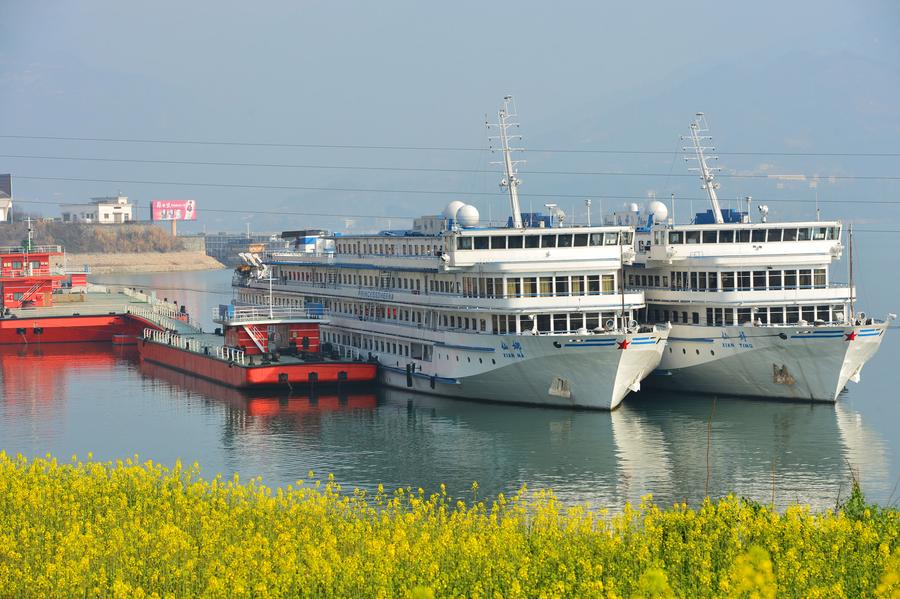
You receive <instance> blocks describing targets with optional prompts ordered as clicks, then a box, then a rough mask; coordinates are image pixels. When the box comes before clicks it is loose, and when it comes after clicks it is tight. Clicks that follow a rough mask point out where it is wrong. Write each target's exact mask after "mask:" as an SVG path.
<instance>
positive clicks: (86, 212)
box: [60, 195, 132, 225]
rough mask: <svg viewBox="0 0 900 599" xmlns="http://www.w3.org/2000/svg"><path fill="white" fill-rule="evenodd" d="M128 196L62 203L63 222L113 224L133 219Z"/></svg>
mask: <svg viewBox="0 0 900 599" xmlns="http://www.w3.org/2000/svg"><path fill="white" fill-rule="evenodd" d="M131 208H132V205H131V204H130V203H129V202H128V198H127V197H126V196H122V195H120V196H114V197H108V198H91V201H90V203H88V204H61V205H60V209H61V210H62V219H63V222H67V223H97V224H101V225H112V224H118V223H124V222H128V221H130V220H132V214H131Z"/></svg>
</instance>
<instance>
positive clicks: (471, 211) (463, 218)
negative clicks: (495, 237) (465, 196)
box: [456, 204, 480, 228]
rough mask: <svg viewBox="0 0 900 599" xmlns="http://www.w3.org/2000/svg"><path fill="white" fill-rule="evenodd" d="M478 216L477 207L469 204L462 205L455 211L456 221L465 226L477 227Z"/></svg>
mask: <svg viewBox="0 0 900 599" xmlns="http://www.w3.org/2000/svg"><path fill="white" fill-rule="evenodd" d="M479 218H480V215H479V214H478V208H476V207H475V206H473V205H471V204H466V205H464V206H463V207H461V208H460V209H459V210H458V211H457V213H456V222H458V223H459V224H460V226H462V227H466V228H471V227H477V226H478V219H479Z"/></svg>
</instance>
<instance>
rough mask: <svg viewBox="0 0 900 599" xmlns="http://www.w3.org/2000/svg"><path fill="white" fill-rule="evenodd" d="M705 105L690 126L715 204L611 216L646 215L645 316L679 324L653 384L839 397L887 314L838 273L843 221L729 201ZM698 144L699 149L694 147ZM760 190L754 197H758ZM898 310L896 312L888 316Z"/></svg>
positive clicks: (874, 344)
mask: <svg viewBox="0 0 900 599" xmlns="http://www.w3.org/2000/svg"><path fill="white" fill-rule="evenodd" d="M706 132H707V129H706V126H705V121H704V120H703V118H702V113H698V118H697V119H696V120H695V121H694V122H693V123H692V125H691V134H690V139H691V141H692V142H693V148H690V149H691V150H693V154H694V155H693V156H692V158H694V159H696V161H697V169H696V170H698V171H699V173H700V178H701V180H702V182H703V188H704V189H705V190H706V192H707V194H708V196H709V199H710V202H711V204H712V209H711V210H708V211H707V212H705V213H700V214H698V215H697V216H696V218H695V219H694V221H693V222H692V224H689V225H675V224H672V223H673V221H671V220H668V209H667V207H666V206H665V205H664V204H663V203H662V202H658V201H654V202H651V203H650V205H649V207H648V208H649V209H648V211H647V212H648V214H645V215H642V214H640V213H639V212H637V210H636V206H634V205H633V206H632V209H631V210H629V211H625V212H622V213H618V214H616V215H614V216H613V217H611V218H608V219H607V222H618V223H627V224H631V223H635V222H638V221H640V222H641V223H642V226H639V227H638V228H637V229H636V241H637V257H636V259H635V263H634V265H633V266H632V267H631V268H629V269H628V270H627V284H628V285H629V286H632V287H640V288H643V289H644V290H645V292H646V301H647V308H646V311H644V312H642V313H641V314H640V320H642V321H644V322H671V324H672V331H671V334H670V336H669V341H668V346H667V348H666V350H665V352H664V354H663V359H662V362H661V364H660V367H659V369H658V370H657V372H655V373H654V375H653V376H652V377H651V378H650V379H648V381H647V383H648V384H649V385H650V386H652V387H659V388H665V389H672V390H682V391H695V392H706V393H717V394H733V395H747V396H762V397H772V398H785V399H797V400H807V401H808V400H820V401H835V400H836V399H837V396H838V394H839V393H840V392H841V390H842V389H843V388H844V386H845V385H846V384H847V382H848V381H854V382H858V381H859V378H860V372H861V370H862V368H863V365H864V364H865V363H866V361H868V360H869V358H871V357H872V355H873V354H874V353H875V352H876V351H877V350H878V347H879V346H880V345H881V341H882V339H883V338H884V334H885V330H886V328H887V322H885V321H882V320H875V319H873V318H870V317H868V316H866V315H865V313H863V312H856V311H855V296H856V290H855V289H854V288H853V286H852V281H851V284H846V283H838V282H834V281H833V280H832V277H831V273H830V272H829V271H830V269H829V266H830V265H831V263H832V262H834V261H836V260H838V259H839V258H840V257H841V255H842V254H843V252H844V250H845V246H844V244H843V243H842V237H843V236H844V231H843V227H842V225H841V223H840V222H838V221H827V222H826V221H822V222H820V221H808V222H779V223H774V222H766V214H767V212H768V208H767V207H766V206H760V207H759V209H760V214H761V222H756V223H754V222H750V215H749V209H748V212H739V211H735V210H722V209H721V208H720V206H719V202H718V198H717V195H716V188H717V187H718V184H717V183H715V181H714V175H713V169H711V168H710V167H709V166H708V157H707V155H706V151H707V150H709V149H710V148H709V147H707V146H704V144H705V143H706V140H708V139H709V137H708V136H706V135H705V133H706ZM686 149H688V148H686ZM749 201H750V198H747V202H748V207H749ZM893 318H894V315H889V317H888V321H890V320H892V319H893Z"/></svg>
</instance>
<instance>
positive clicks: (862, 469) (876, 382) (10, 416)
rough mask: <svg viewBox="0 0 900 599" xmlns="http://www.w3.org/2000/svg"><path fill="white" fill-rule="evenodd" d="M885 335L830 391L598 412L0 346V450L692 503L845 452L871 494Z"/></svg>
mask: <svg viewBox="0 0 900 599" xmlns="http://www.w3.org/2000/svg"><path fill="white" fill-rule="evenodd" d="M97 278H98V279H102V281H104V282H116V283H131V284H134V285H136V286H145V287H148V288H155V289H159V290H160V291H159V294H160V295H161V296H164V295H165V296H168V297H169V298H170V299H177V300H178V301H179V303H185V304H186V305H187V306H188V309H189V310H190V311H191V312H192V313H193V314H199V315H203V316H204V319H205V321H206V324H207V326H212V323H211V321H209V317H208V316H207V315H209V314H210V310H211V308H212V306H214V305H217V304H219V303H225V302H228V301H230V300H231V289H230V272H228V271H216V272H203V273H166V274H159V275H131V276H124V275H123V276H118V277H113V276H110V275H107V276H103V277H97ZM897 333H898V331H891V334H889V335H888V337H887V339H886V340H885V342H884V345H883V346H882V349H881V351H880V352H879V354H878V355H877V356H876V358H875V359H874V360H873V361H872V362H870V363H869V365H868V366H867V367H866V369H865V371H864V373H863V380H862V382H861V384H859V385H851V387H850V389H849V390H848V392H846V393H844V394H843V395H842V396H841V398H840V400H839V401H838V402H837V404H836V405H810V404H793V403H780V402H767V401H755V400H742V399H734V398H722V399H719V400H715V402H714V399H713V398H711V397H692V396H687V395H668V394H650V393H647V392H642V393H639V394H637V395H632V396H629V397H628V398H627V399H626V401H625V402H624V404H623V405H622V407H621V408H620V409H618V410H617V411H616V412H614V413H612V414H608V413H600V412H572V411H565V410H549V409H541V408H528V407H509V406H495V405H485V404H478V403H471V402H463V401H454V400H446V399H439V398H434V397H429V396H424V395H416V394H411V393H406V392H403V391H391V390H377V389H374V388H372V389H355V390H353V391H351V392H349V393H347V394H344V395H341V396H337V395H321V396H319V397H316V398H310V397H306V396H303V395H287V394H277V393H269V394H245V393H240V392H238V391H236V390H233V389H229V388H225V387H220V386H218V385H215V384H213V383H209V382H206V381H203V380H199V379H196V378H192V377H188V376H185V375H182V374H179V373H176V372H173V371H171V370H168V369H165V368H162V367H159V366H153V365H147V364H145V365H141V364H140V363H139V361H138V359H137V354H136V349H135V348H113V347H111V346H105V345H90V346H75V345H73V346H67V345H48V346H44V347H34V346H33V347H31V348H28V349H22V348H15V347H12V348H11V347H5V348H3V347H0V450H5V451H6V452H7V453H13V454H14V453H19V452H21V453H23V454H26V455H29V456H34V455H44V454H46V453H48V452H49V453H52V454H54V455H56V456H58V457H60V458H63V459H68V457H69V456H71V455H72V454H73V453H74V454H77V455H79V456H85V455H86V454H87V453H88V452H93V454H94V458H95V459H102V460H107V459H116V458H122V457H127V456H131V455H134V454H139V455H140V457H141V458H144V459H153V460H155V461H159V462H162V463H164V464H172V463H173V462H174V461H175V460H176V459H181V460H182V461H183V462H187V463H191V462H194V461H197V462H199V463H200V464H201V465H202V467H203V471H204V473H205V474H207V475H213V474H215V473H217V472H221V473H223V474H224V475H225V476H230V475H231V474H232V473H233V472H239V473H240V475H241V477H242V478H249V477H254V476H262V477H263V480H264V482H266V483H267V484H270V485H283V484H287V483H291V482H294V481H295V480H297V479H303V478H306V477H307V476H306V475H307V472H308V471H309V470H314V471H316V472H317V473H321V474H325V473H329V472H331V473H334V475H335V477H336V478H337V479H338V480H339V481H340V482H341V483H343V484H344V486H345V488H348V487H354V486H358V487H367V488H372V487H374V486H377V484H378V483H384V484H385V485H386V486H387V487H389V488H390V487H399V486H413V487H418V486H422V487H424V488H426V489H427V490H432V489H435V488H437V487H438V486H439V485H440V483H446V484H447V486H448V488H449V490H450V491H451V492H454V493H456V494H464V493H466V492H467V489H469V487H470V485H471V483H472V481H476V480H477V481H478V483H479V485H480V488H481V490H480V492H479V493H480V495H482V496H484V495H485V494H488V495H490V494H495V493H497V492H500V491H503V492H509V491H511V490H515V489H517V488H518V487H520V486H521V485H523V484H527V485H528V486H529V487H530V488H547V487H552V488H553V489H554V490H555V491H556V492H557V494H558V495H559V496H560V497H562V498H563V499H565V500H566V501H570V502H581V501H589V502H591V503H592V504H594V505H602V506H608V507H613V508H614V507H615V506H617V505H619V504H621V503H622V502H623V501H625V500H636V499H639V498H640V496H641V495H643V494H645V493H648V492H652V493H653V494H654V496H655V497H656V499H657V500H658V501H660V502H663V503H668V502H671V501H681V500H686V501H688V502H696V501H698V500H699V499H700V498H702V497H703V496H704V494H705V490H706V489H707V478H708V481H709V482H708V490H709V493H710V494H712V495H713V496H717V495H723V494H726V493H728V492H731V491H733V492H735V493H737V494H739V495H743V496H747V497H750V498H753V499H756V500H759V501H764V502H770V501H771V500H772V495H773V487H774V494H775V501H776V503H777V504H778V505H779V506H783V505H785V504H786V503H788V502H795V501H800V502H804V503H810V504H812V505H814V506H816V507H830V506H834V504H835V502H836V501H837V499H838V496H839V495H841V496H846V494H847V492H848V487H849V484H850V474H849V472H850V467H851V466H852V468H853V469H854V470H855V471H858V473H859V476H860V479H861V481H862V484H863V488H864V490H865V491H866V493H867V494H868V496H869V497H870V498H872V499H874V500H876V501H879V502H881V503H892V502H896V500H897V497H898V495H900V491H896V490H895V488H894V487H895V485H896V483H897V481H898V477H900V468H898V460H897V451H898V445H900V443H898V434H897V425H898V423H900V409H898V407H897V401H896V397H897V395H898V394H897V390H896V384H895V381H896V378H895V377H894V375H893V372H892V370H896V365H897V356H898V341H897ZM714 404H715V405H714ZM711 415H712V418H711V425H710V416H711ZM708 433H709V434H708ZM707 438H709V460H708V461H707Z"/></svg>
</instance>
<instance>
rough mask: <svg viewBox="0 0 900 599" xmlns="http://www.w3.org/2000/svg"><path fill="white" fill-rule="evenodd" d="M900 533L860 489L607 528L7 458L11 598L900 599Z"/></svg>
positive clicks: (536, 507) (5, 587)
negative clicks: (827, 503)
mask: <svg viewBox="0 0 900 599" xmlns="http://www.w3.org/2000/svg"><path fill="white" fill-rule="evenodd" d="M475 494H477V487H473V495H475ZM898 535H900V513H898V512H897V511H896V510H890V509H879V508H876V507H874V506H867V505H865V503H864V502H863V500H862V497H861V496H860V495H859V494H854V496H853V497H852V498H851V500H850V501H849V502H848V503H847V504H845V506H844V508H843V509H842V510H840V511H838V512H837V513H831V512H826V513H820V514H815V513H810V511H808V510H807V509H805V508H803V507H793V508H790V509H788V510H787V511H786V512H784V513H781V514H779V513H775V512H773V511H771V510H769V509H767V508H766V507H764V506H760V505H757V504H753V503H748V502H742V501H740V500H738V499H736V498H733V497H729V498H725V499H722V500H720V501H717V502H706V503H704V504H703V505H701V506H698V507H696V508H689V507H687V506H684V505H675V506H672V507H667V508H665V509H663V508H660V507H657V506H655V505H653V504H652V502H651V501H649V499H648V500H646V501H645V502H644V503H642V504H641V506H639V507H637V508H632V507H629V506H626V507H625V508H624V511H622V513H620V514H618V515H609V514H607V513H606V512H605V511H591V510H589V509H587V508H584V507H566V506H563V505H561V504H560V503H559V502H557V501H556V500H555V499H554V497H553V496H552V494H550V493H537V494H531V493H526V492H524V491H523V492H521V493H520V494H518V495H517V496H515V497H503V496H500V497H498V498H496V499H493V500H490V501H487V502H485V501H475V500H473V499H470V500H468V501H457V500H453V499H451V498H449V497H447V495H446V494H444V493H438V494H435V495H432V496H425V495H424V493H423V492H422V491H420V490H414V489H406V490H398V491H396V492H393V493H385V492H378V493H375V494H367V493H364V492H362V491H352V492H346V491H344V490H342V489H341V487H340V486H339V485H337V484H335V483H334V482H332V481H314V480H313V481H307V482H305V483H300V482H298V484H297V485H295V486H293V487H287V488H284V489H275V490H272V489H268V488H266V487H263V486H261V485H260V484H259V483H258V482H257V481H250V482H248V483H245V484H243V483H240V482H239V481H238V480H237V479H234V480H222V479H219V478H216V479H213V480H210V481H205V480H202V479H201V478H199V475H198V470H197V468H196V467H194V468H182V467H181V466H180V465H176V467H175V468H173V469H166V468H164V467H161V466H160V465H158V464H152V463H149V462H147V463H138V462H137V461H136V460H135V461H132V460H128V461H126V462H124V463H122V462H120V463H117V464H101V463H96V462H90V461H89V462H86V463H82V462H76V461H72V462H70V463H66V464H61V463H57V462H56V460H49V459H48V460H44V459H37V460H32V461H28V460H26V459H24V458H21V457H19V458H10V457H8V456H6V455H5V454H2V453H0V589H2V590H0V594H2V595H3V596H4V597H7V596H9V597H16V596H54V597H75V596H78V597H82V596H89V597H93V596H122V597H141V596H146V595H153V594H156V595H158V596H173V597H182V596H200V595H203V596H211V597H232V596H258V597H278V596H327V597H351V596H352V597H406V596H414V597H469V596H473V597H525V596H547V597H557V596H559V597H566V596H570V597H631V596H634V597H638V596H640V597H669V596H679V597H718V596H721V597H742V596H745V597H750V596H755V597H774V596H776V593H777V596H779V597H781V596H791V597H859V596H873V595H875V596H882V597H896V596H898V594H900V548H898Z"/></svg>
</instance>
